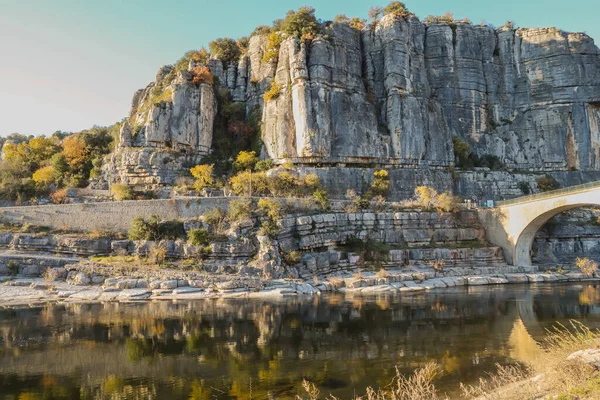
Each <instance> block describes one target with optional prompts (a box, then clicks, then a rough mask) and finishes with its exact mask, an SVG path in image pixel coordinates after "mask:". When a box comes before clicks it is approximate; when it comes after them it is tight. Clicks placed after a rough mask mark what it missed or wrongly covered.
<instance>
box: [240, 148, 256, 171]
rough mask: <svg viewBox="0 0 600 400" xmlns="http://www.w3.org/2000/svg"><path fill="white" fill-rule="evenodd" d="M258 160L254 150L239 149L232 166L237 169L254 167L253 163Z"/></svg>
mask: <svg viewBox="0 0 600 400" xmlns="http://www.w3.org/2000/svg"><path fill="white" fill-rule="evenodd" d="M257 162H258V157H256V152H254V151H240V153H239V154H238V156H237V158H236V159H235V163H234V166H235V168H236V169H237V170H240V171H243V170H247V169H252V168H254V165H256V163H257Z"/></svg>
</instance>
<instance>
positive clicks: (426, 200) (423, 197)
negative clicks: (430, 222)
mask: <svg viewBox="0 0 600 400" xmlns="http://www.w3.org/2000/svg"><path fill="white" fill-rule="evenodd" d="M460 203H461V201H460V199H459V198H458V197H456V196H454V195H452V194H451V193H448V192H444V193H438V192H437V191H436V190H435V189H433V188H431V187H429V186H419V187H417V188H416V189H415V200H414V204H415V205H416V206H418V207H421V208H424V209H426V210H437V211H439V212H454V211H457V209H458V205H459V204H460Z"/></svg>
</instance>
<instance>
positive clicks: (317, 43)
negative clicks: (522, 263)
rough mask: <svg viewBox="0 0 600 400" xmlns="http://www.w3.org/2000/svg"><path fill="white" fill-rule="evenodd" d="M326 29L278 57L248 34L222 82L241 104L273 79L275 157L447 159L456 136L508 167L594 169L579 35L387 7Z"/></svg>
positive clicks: (598, 61) (598, 161)
mask: <svg viewBox="0 0 600 400" xmlns="http://www.w3.org/2000/svg"><path fill="white" fill-rule="evenodd" d="M327 35H328V38H327V39H325V38H322V37H317V38H316V39H314V40H312V41H310V42H308V41H305V40H301V39H297V38H288V39H286V40H285V41H284V42H283V44H282V46H281V49H280V52H279V57H278V62H277V64H276V65H275V64H274V63H272V64H268V65H265V63H263V62H261V61H260V60H261V58H262V55H263V53H264V49H265V46H266V44H265V41H266V39H265V38H264V37H253V38H252V40H251V42H250V46H249V49H248V54H247V55H246V56H244V57H243V58H242V60H241V61H240V63H239V66H238V67H237V69H236V68H235V67H230V68H229V69H228V70H227V73H226V77H225V76H223V79H220V81H221V82H223V83H226V85H227V87H228V88H230V89H231V90H232V91H233V92H234V93H235V94H236V97H237V100H238V101H246V102H248V105H249V106H253V105H255V104H259V103H261V101H262V96H261V94H262V92H264V91H265V89H266V88H268V87H269V85H268V84H265V83H264V82H265V81H269V82H270V81H271V80H273V81H274V82H275V83H276V84H277V85H278V86H279V87H280V88H281V95H280V96H279V97H278V98H276V99H275V100H272V101H268V102H266V103H265V104H264V110H263V142H264V143H265V148H266V150H267V153H268V155H269V156H270V157H272V158H274V159H280V158H298V160H297V162H301V163H309V162H324V161H325V162H327V163H335V162H343V161H361V160H363V161H365V160H364V159H363V158H366V159H369V158H374V159H376V160H377V161H378V162H381V163H393V164H406V163H408V164H410V165H427V166H449V165H451V164H452V162H453V161H454V156H453V151H452V150H453V149H452V140H451V138H452V136H459V137H461V138H463V139H464V140H466V141H468V142H469V143H470V144H471V145H472V146H473V147H474V148H475V150H476V151H477V152H478V153H479V154H480V155H483V154H490V155H496V156H498V157H499V158H500V159H501V160H502V161H503V162H504V163H505V164H507V165H508V166H511V167H514V168H519V169H530V170H531V169H534V170H561V169H562V170H566V169H580V170H598V169H600V147H599V146H600V130H599V128H598V127H599V126H600V125H599V122H600V83H599V82H600V53H599V50H598V48H597V47H596V46H595V45H594V43H593V40H592V39H591V38H590V37H588V36H586V35H584V34H581V33H565V32H562V31H559V30H557V29H554V28H547V29H518V30H512V29H507V28H503V29H500V30H497V31H496V30H494V29H493V28H491V27H487V26H476V25H471V24H467V23H457V24H456V25H455V26H450V25H448V24H445V23H435V24H430V25H429V26H426V25H425V24H423V23H422V22H420V21H419V20H418V19H417V18H415V17H407V18H406V19H405V18H401V17H394V16H391V15H390V16H386V17H384V18H383V19H382V21H381V22H380V23H379V24H378V25H377V26H376V28H375V29H373V30H364V31H362V32H359V31H357V30H355V29H352V28H351V27H349V26H348V25H345V24H339V23H335V24H332V25H331V26H330V27H329V28H328V31H327ZM215 64H218V63H215ZM221 70H222V69H221ZM223 74H225V72H223ZM243 74H245V76H243ZM249 82H250V83H249ZM253 82H254V83H253ZM354 158H358V160H356V159H354ZM369 161H372V159H371V160H369Z"/></svg>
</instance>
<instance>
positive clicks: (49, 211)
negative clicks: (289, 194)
mask: <svg viewBox="0 0 600 400" xmlns="http://www.w3.org/2000/svg"><path fill="white" fill-rule="evenodd" d="M234 199H235V197H210V198H200V197H198V198H187V199H170V200H131V201H121V202H104V203H86V204H61V205H44V206H25V207H4V208H2V209H0V220H1V221H3V222H13V223H19V224H31V225H36V226H47V227H50V228H53V229H65V230H73V231H83V232H90V231H93V230H98V231H110V232H127V230H128V229H129V227H130V225H131V221H132V220H133V218H135V217H138V216H139V217H144V218H149V217H150V216H151V215H158V216H160V217H161V218H163V219H171V220H176V219H185V218H196V217H199V216H200V215H201V214H202V213H204V212H206V211H207V210H210V209H213V208H215V207H222V208H224V209H226V208H227V207H228V205H229V202H230V201H232V200H234Z"/></svg>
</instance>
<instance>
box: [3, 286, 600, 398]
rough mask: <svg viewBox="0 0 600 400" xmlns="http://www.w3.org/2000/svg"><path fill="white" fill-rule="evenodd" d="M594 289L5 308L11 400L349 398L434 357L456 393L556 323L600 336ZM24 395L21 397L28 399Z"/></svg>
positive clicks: (532, 346)
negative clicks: (581, 326) (306, 392)
mask: <svg viewBox="0 0 600 400" xmlns="http://www.w3.org/2000/svg"><path fill="white" fill-rule="evenodd" d="M599 295H600V288H597V287H595V286H593V285H581V284H577V285H554V286H537V287H536V286H510V285H505V286H498V287H487V288H482V287H478V288H461V289H456V290H448V291H445V292H441V291H440V292H429V293H423V294H419V295H413V296H403V297H394V296H381V297H376V298H361V297H356V296H354V297H351V296H346V297H344V296H341V295H337V296H327V297H320V298H315V299H304V300H303V299H293V300H289V301H281V302H273V301H245V300H217V301H198V302H177V303H170V302H155V303H108V304H60V305H47V306H44V307H35V308H11V309H3V310H0V387H1V388H2V390H1V395H2V396H3V397H2V398H6V399H12V398H14V399H18V398H32V399H36V398H86V399H93V398H156V399H161V398H169V399H189V398H192V399H204V398H206V399H208V398H215V397H216V398H222V399H226V398H250V395H252V398H255V399H260V398H268V397H271V398H286V397H287V398H289V397H292V396H293V395H294V394H296V393H299V388H300V384H301V381H302V379H303V378H307V379H309V380H311V381H313V382H315V383H317V384H318V386H319V387H320V388H321V391H322V393H333V394H335V395H338V396H342V397H345V398H347V397H349V396H351V395H352V394H353V393H355V392H356V393H361V392H362V391H363V390H364V388H365V387H366V386H368V385H386V384H388V383H389V381H390V380H391V378H392V377H393V375H394V374H395V366H396V365H397V366H399V368H400V369H401V371H403V372H405V373H409V372H411V371H412V370H414V369H415V368H416V367H418V366H420V365H422V364H424V363H426V362H428V361H430V360H436V361H437V362H438V363H439V364H440V366H441V367H442V369H443V370H444V374H443V376H442V377H441V378H440V380H439V381H437V382H436V385H437V386H438V387H440V388H442V389H443V390H446V391H448V393H449V394H451V395H452V393H454V392H455V391H456V390H457V388H458V382H460V381H463V382H465V381H473V380H476V379H478V378H479V377H480V376H482V375H483V374H485V372H486V371H492V370H494V365H495V363H497V362H499V363H508V362H513V360H514V359H525V358H527V357H528V356H530V355H531V353H532V352H534V351H535V350H536V343H535V340H534V339H538V340H539V339H540V338H541V337H542V336H543V334H544V331H545V329H546V328H548V327H550V326H551V325H552V324H553V323H554V322H556V321H562V322H565V321H566V320H568V319H578V320H582V321H583V322H584V323H585V324H587V325H588V326H590V327H600V315H599V314H600V308H599V307H598V306H599V304H598V299H599V298H600V296H599ZM19 396H21V397H19Z"/></svg>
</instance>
